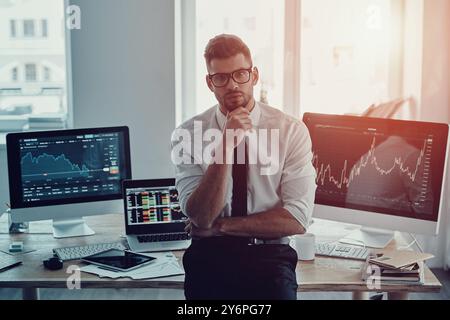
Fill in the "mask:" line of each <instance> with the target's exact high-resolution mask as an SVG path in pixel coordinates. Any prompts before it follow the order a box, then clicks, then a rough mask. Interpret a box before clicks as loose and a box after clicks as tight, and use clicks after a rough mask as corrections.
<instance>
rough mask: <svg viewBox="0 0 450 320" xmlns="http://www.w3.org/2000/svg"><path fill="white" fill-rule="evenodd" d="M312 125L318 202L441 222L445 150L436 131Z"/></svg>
mask: <svg viewBox="0 0 450 320" xmlns="http://www.w3.org/2000/svg"><path fill="white" fill-rule="evenodd" d="M309 120H311V119H306V121H305V123H306V124H307V126H308V128H309V130H310V133H311V140H312V145H313V147H312V149H313V165H314V168H315V170H316V173H317V176H316V183H317V191H316V203H319V204H325V205H332V206H338V207H344V208H351V209H361V210H365V211H372V212H379V213H386V214H392V215H399V216H407V217H414V218H418V219H424V220H435V219H437V214H438V208H439V201H440V193H441V184H442V175H443V167H444V158H445V148H444V147H443V146H442V145H444V146H445V145H446V141H443V138H442V136H440V137H439V134H438V132H436V131H435V130H434V131H433V130H426V128H424V127H422V128H420V127H416V128H414V130H411V128H401V127H396V126H393V127H390V128H387V127H386V126H384V125H377V122H374V123H373V125H371V124H370V123H364V122H363V121H362V120H359V119H358V120H354V121H346V122H345V121H341V122H333V121H331V122H326V121H325V122H322V123H320V121H314V120H312V121H310V122H309ZM378 124H380V123H378Z"/></svg>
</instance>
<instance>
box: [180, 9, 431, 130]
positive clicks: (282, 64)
mask: <svg viewBox="0 0 450 320" xmlns="http://www.w3.org/2000/svg"><path fill="white" fill-rule="evenodd" d="M180 8H181V17H182V18H181V26H179V27H178V28H179V29H181V31H180V34H181V43H182V54H181V55H180V57H179V58H178V59H179V60H181V65H182V70H181V72H180V73H181V74H182V77H181V78H182V80H181V85H180V88H181V89H180V92H181V95H180V97H179V100H178V101H180V102H181V101H182V106H181V107H180V106H179V107H180V110H181V111H179V112H178V113H177V121H178V122H180V121H184V120H186V119H188V118H190V117H192V116H193V115H195V114H198V113H200V112H201V111H203V110H205V109H206V108H208V107H210V106H212V105H214V104H215V103H216V101H215V98H214V95H212V94H211V92H209V90H208V88H207V86H206V84H205V81H204V77H205V74H206V68H205V62H204V59H203V50H204V47H205V46H206V44H207V41H208V40H209V39H210V38H211V37H213V36H215V35H217V34H220V33H234V34H237V35H238V36H240V37H241V38H242V39H243V40H244V41H245V42H246V43H247V44H248V45H249V47H250V50H251V51H252V55H253V57H254V64H255V66H257V67H258V68H259V70H260V75H261V80H260V84H259V86H258V87H257V88H256V90H255V98H256V99H257V100H263V101H264V100H266V101H267V102H268V103H269V104H270V105H272V106H274V107H277V108H280V109H282V110H283V111H285V112H287V113H289V114H291V115H293V116H295V117H298V118H299V117H301V116H302V114H303V113H304V112H317V113H334V114H358V115H359V114H362V113H363V112H364V111H365V110H367V109H369V108H370V107H372V106H382V105H385V104H387V105H392V104H393V103H394V102H396V101H402V105H401V109H400V110H401V114H399V116H400V118H412V119H413V118H414V117H415V115H417V113H418V110H417V108H419V106H418V104H417V101H420V94H421V90H420V89H418V88H420V87H421V85H422V83H421V72H422V71H421V68H420V65H421V61H420V59H421V56H422V48H423V47H422V46H423V44H422V35H421V34H422V33H423V21H422V19H421V18H420V17H423V16H424V13H423V0H417V1H404V0H341V1H335V0H284V1H281V0H273V1H272V0H246V1H242V0H230V1H227V2H224V1H221V0H191V1H188V0H186V1H182V3H181V5H180ZM236 8H239V9H238V10H237V9H236ZM192 44H194V45H192ZM413 65H414V66H419V67H417V68H411V66H413ZM179 104H180V105H181V103H179Z"/></svg>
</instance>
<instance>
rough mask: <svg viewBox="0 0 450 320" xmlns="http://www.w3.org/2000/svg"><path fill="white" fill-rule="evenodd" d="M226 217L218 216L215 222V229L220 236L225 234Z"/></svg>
mask: <svg viewBox="0 0 450 320" xmlns="http://www.w3.org/2000/svg"><path fill="white" fill-rule="evenodd" d="M225 221H226V219H225V218H218V219H217V220H216V222H215V231H216V233H217V235H218V236H223V235H225V230H224V227H225Z"/></svg>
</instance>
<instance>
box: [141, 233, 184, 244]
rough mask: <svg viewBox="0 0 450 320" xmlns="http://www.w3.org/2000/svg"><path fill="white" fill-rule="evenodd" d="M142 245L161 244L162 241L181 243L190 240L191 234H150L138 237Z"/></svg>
mask: <svg viewBox="0 0 450 320" xmlns="http://www.w3.org/2000/svg"><path fill="white" fill-rule="evenodd" d="M137 239H138V241H139V242H140V243H145V242H161V241H179V240H189V239H190V237H189V234H188V233H186V232H180V233H160V234H149V235H142V236H137Z"/></svg>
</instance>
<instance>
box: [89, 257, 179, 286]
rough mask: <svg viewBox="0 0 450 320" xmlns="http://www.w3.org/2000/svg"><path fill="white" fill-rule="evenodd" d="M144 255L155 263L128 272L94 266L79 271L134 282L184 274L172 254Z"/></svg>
mask: <svg viewBox="0 0 450 320" xmlns="http://www.w3.org/2000/svg"><path fill="white" fill-rule="evenodd" d="M144 254H145V255H148V256H151V257H155V258H156V260H155V262H152V263H150V264H147V265H144V266H142V267H140V268H137V269H133V270H130V271H112V270H109V269H104V268H102V267H100V266H97V265H94V264H90V265H87V266H84V267H82V268H81V269H80V270H81V271H83V272H87V273H92V274H96V275H98V276H99V277H107V278H112V279H117V278H131V279H134V280H140V279H151V278H161V277H168V276H175V275H182V274H184V270H183V268H182V267H181V266H180V264H179V263H178V260H177V258H176V257H175V256H174V254H173V253H172V252H152V253H144Z"/></svg>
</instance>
